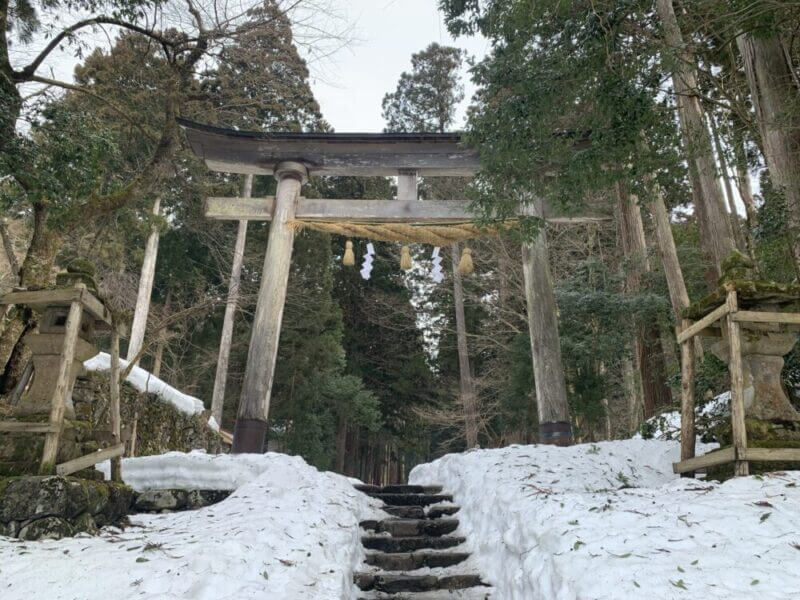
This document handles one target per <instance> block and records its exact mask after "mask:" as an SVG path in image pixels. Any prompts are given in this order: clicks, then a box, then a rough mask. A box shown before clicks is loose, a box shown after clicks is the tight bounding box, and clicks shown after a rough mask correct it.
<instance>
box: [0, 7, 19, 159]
mask: <svg viewBox="0 0 800 600" xmlns="http://www.w3.org/2000/svg"><path fill="white" fill-rule="evenodd" d="M8 4H9V3H8V0H0V152H5V151H6V150H7V148H8V145H9V144H10V143H11V140H12V139H13V138H14V133H15V130H16V126H17V118H18V117H19V113H20V110H21V109H22V98H21V97H20V94H19V90H18V89H17V84H16V82H15V81H14V78H13V68H12V67H11V62H10V60H9V56H8V32H9V26H8V25H9V23H8V10H9V6H8Z"/></svg>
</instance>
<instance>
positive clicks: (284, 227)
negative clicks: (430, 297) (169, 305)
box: [232, 162, 308, 453]
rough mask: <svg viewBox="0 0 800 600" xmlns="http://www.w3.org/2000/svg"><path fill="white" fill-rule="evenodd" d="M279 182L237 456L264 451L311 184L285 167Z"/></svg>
mask: <svg viewBox="0 0 800 600" xmlns="http://www.w3.org/2000/svg"><path fill="white" fill-rule="evenodd" d="M275 178H276V179H277V180H278V190H277V192H276V194H275V209H274V213H273V218H272V223H271V224H270V229H269V240H268V241H267V251H266V253H265V255H264V269H263V271H262V274H261V287H260V288H259V292H258V303H257V304H256V313H255V318H254V320H253V330H252V334H251V338H250V349H249V351H248V354H247V367H246V368H245V373H244V382H243V384H242V394H241V398H240V400H239V412H238V416H237V418H236V427H235V429H234V433H233V448H232V452H234V453H244V452H250V453H260V452H263V451H264V437H265V434H266V431H267V415H268V414H269V401H270V395H271V393H272V382H273V376H274V374H275V360H276V358H277V355H278V342H279V339H280V333H281V322H282V320H283V307H284V303H285V301H286V287H287V285H288V282H289V267H290V263H291V259H292V246H293V243H294V230H293V229H292V228H291V227H290V226H289V225H288V223H289V221H291V220H292V219H293V218H294V214H295V208H296V206H297V199H298V197H299V196H300V188H301V186H302V185H303V184H304V183H306V182H307V181H308V170H307V169H306V167H305V165H303V164H302V163H298V162H282V163H280V164H278V165H277V166H276V167H275Z"/></svg>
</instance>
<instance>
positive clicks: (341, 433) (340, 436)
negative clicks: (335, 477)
mask: <svg viewBox="0 0 800 600" xmlns="http://www.w3.org/2000/svg"><path fill="white" fill-rule="evenodd" d="M346 457H347V418H346V417H345V416H344V415H339V418H338V420H337V422H336V463H335V464H334V467H333V470H334V471H336V472H337V473H341V474H343V475H344V473H345V468H344V466H345V458H346Z"/></svg>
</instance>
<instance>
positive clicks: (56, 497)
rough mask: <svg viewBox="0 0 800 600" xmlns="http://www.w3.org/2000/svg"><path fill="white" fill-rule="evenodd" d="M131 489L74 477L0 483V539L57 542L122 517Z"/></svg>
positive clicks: (12, 479)
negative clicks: (1, 537) (0, 536)
mask: <svg viewBox="0 0 800 600" xmlns="http://www.w3.org/2000/svg"><path fill="white" fill-rule="evenodd" d="M132 500H133V490H131V488H129V487H128V486H126V485H122V484H118V483H110V482H105V481H89V480H86V479H78V478H75V477H57V476H45V477H40V476H25V477H5V478H0V535H7V536H12V537H19V538H21V539H24V540H38V539H60V538H63V537H69V536H72V535H75V534H76V533H80V532H87V533H96V532H97V529H98V527H103V526H105V525H120V524H123V523H124V522H125V520H126V518H127V514H128V508H129V507H130V505H131V502H132Z"/></svg>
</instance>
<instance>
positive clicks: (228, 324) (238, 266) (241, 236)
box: [211, 175, 253, 427]
mask: <svg viewBox="0 0 800 600" xmlns="http://www.w3.org/2000/svg"><path fill="white" fill-rule="evenodd" d="M252 191H253V176H252V175H246V176H245V178H244V183H243V184H242V196H244V197H245V198H249V197H250V196H251V195H252ZM246 240H247V221H246V220H241V221H239V230H238V231H237V233H236V245H235V247H234V250H233V265H232V266H231V280H230V283H229V285H228V301H227V302H226V303H225V317H224V319H223V321H222V335H220V340H219V354H218V355H217V373H216V376H215V377H214V393H213V395H212V396H211V416H212V417H214V419H215V420H216V422H217V425H219V426H220V427H221V426H222V408H223V405H224V404H225V385H226V383H227V380H228V360H229V358H230V354H231V341H232V340H233V319H234V317H235V316H236V305H237V304H238V302H239V285H240V283H241V280H242V261H243V260H244V245H245V241H246Z"/></svg>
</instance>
